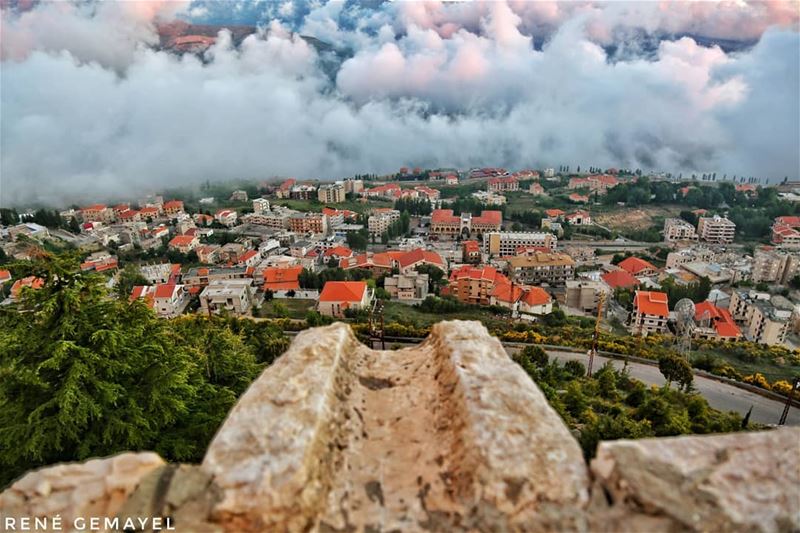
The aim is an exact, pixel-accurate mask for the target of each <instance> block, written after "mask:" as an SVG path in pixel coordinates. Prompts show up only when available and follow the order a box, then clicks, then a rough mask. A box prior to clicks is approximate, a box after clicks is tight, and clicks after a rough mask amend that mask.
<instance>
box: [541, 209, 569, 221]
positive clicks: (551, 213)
mask: <svg viewBox="0 0 800 533" xmlns="http://www.w3.org/2000/svg"><path fill="white" fill-rule="evenodd" d="M544 214H545V215H546V217H547V218H549V219H551V220H553V221H558V220H563V218H564V215H566V214H567V213H566V212H565V211H562V210H561V209H545V211H544Z"/></svg>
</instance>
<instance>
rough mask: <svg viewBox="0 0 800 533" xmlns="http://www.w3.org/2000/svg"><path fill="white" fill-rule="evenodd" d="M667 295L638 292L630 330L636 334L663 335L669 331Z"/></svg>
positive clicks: (634, 302) (634, 299)
mask: <svg viewBox="0 0 800 533" xmlns="http://www.w3.org/2000/svg"><path fill="white" fill-rule="evenodd" d="M667 302H668V300H667V294H666V293H664V292H655V291H636V295H635V296H634V297H633V315H632V319H631V326H630V330H631V333H634V334H642V335H647V334H648V333H662V332H665V331H666V330H667V320H668V319H669V306H668V304H667Z"/></svg>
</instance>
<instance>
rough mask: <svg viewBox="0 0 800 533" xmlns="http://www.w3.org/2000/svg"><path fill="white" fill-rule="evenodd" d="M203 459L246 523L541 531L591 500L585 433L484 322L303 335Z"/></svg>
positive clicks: (220, 515)
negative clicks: (391, 343)
mask: <svg viewBox="0 0 800 533" xmlns="http://www.w3.org/2000/svg"><path fill="white" fill-rule="evenodd" d="M203 468H204V469H206V470H207V471H208V472H210V473H211V474H212V475H213V477H214V479H215V482H216V484H217V485H218V486H219V487H220V488H221V489H222V490H223V492H224V497H223V500H222V501H221V502H220V503H219V504H218V505H217V506H216V507H215V509H214V518H215V519H216V520H218V521H220V522H224V523H230V524H234V527H235V529H239V530H259V529H271V528H278V527H286V528H288V529H290V530H304V529H306V528H309V527H312V528H315V529H319V530H321V531H333V530H351V529H353V528H355V530H359V531H361V530H368V529H372V530H380V531H390V530H402V531H408V530H426V529H427V530H448V531H453V530H474V529H480V530H506V529H509V528H523V529H529V530H536V529H543V528H548V527H566V526H567V525H573V526H574V522H575V518H576V514H575V513H573V512H570V513H564V512H563V510H564V509H565V508H570V509H573V510H574V509H575V508H580V507H582V506H584V505H585V504H586V503H587V502H588V490H587V486H588V473H587V469H586V466H585V464H584V462H583V459H582V456H581V451H580V448H579V447H578V445H577V443H576V442H575V440H574V439H573V438H572V436H571V435H570V434H569V432H568V431H567V429H566V427H565V426H564V425H563V423H562V422H561V420H560V418H559V417H558V415H557V414H556V413H555V412H554V411H553V410H552V408H551V407H550V406H549V405H548V404H547V401H546V400H545V398H544V396H543V395H542V393H541V392H540V391H539V390H538V389H537V388H536V387H535V386H533V385H532V383H531V382H530V379H529V378H528V377H527V376H526V375H525V374H524V372H523V371H522V370H521V369H520V368H519V367H518V366H517V365H516V364H514V363H513V362H512V361H511V360H510V359H509V357H508V355H506V353H505V351H504V350H503V348H502V345H501V344H500V343H499V342H498V341H497V340H496V339H494V338H492V337H491V336H489V334H488V332H487V331H486V329H485V328H484V327H483V326H482V325H480V324H479V323H475V322H447V323H440V324H438V325H437V326H436V327H434V329H433V331H432V333H431V336H430V338H429V339H428V340H427V341H426V342H424V343H423V344H421V345H419V346H417V347H413V348H408V349H404V350H398V351H385V352H383V351H373V350H370V349H368V348H367V347H365V346H364V345H362V344H360V343H359V342H358V341H357V339H356V338H355V337H354V336H353V334H352V332H351V331H350V329H349V328H348V327H347V326H345V325H344V324H335V325H333V326H328V327H326V328H319V329H316V330H312V331H308V332H304V333H302V334H300V335H298V337H297V338H296V339H295V341H294V343H293V344H292V347H291V348H290V350H289V351H288V352H287V353H286V354H285V355H284V356H283V357H282V358H281V359H280V360H279V361H278V362H277V363H276V364H275V365H273V367H272V368H271V369H270V370H269V371H267V372H266V373H265V374H264V375H263V376H262V377H261V378H259V380H258V381H256V382H255V383H254V384H253V386H252V387H251V388H250V389H249V390H248V391H247V392H246V393H245V395H244V396H243V397H242V399H241V400H240V401H239V404H238V405H237V406H236V408H234V410H233V411H232V412H231V414H230V416H229V418H228V420H227V421H226V423H225V424H224V426H223V427H222V429H221V430H220V432H219V433H218V435H217V436H216V437H215V439H214V440H213V442H212V443H211V445H210V447H209V450H208V453H207V455H206V458H205V460H204V462H203Z"/></svg>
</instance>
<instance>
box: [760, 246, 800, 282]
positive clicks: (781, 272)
mask: <svg viewBox="0 0 800 533" xmlns="http://www.w3.org/2000/svg"><path fill="white" fill-rule="evenodd" d="M798 267H800V258H799V257H798V256H796V255H793V254H790V253H786V252H782V251H779V250H775V249H773V248H768V247H763V248H758V249H756V251H755V254H754V257H753V267H752V270H751V274H750V275H751V279H752V280H753V282H754V283H762V282H763V283H777V284H780V285H785V284H786V283H788V282H789V280H791V279H792V278H793V277H795V276H796V275H797V273H798Z"/></svg>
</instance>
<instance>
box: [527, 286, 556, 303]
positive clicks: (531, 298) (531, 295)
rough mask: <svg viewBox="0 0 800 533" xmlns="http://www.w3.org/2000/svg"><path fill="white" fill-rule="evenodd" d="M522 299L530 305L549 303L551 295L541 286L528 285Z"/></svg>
mask: <svg viewBox="0 0 800 533" xmlns="http://www.w3.org/2000/svg"><path fill="white" fill-rule="evenodd" d="M522 301H523V302H525V303H526V304H528V305H531V306H533V305H547V304H548V303H550V301H551V298H550V295H549V294H548V293H547V291H546V290H544V289H543V288H541V287H528V289H527V290H526V291H525V295H524V296H523V298H522Z"/></svg>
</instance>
